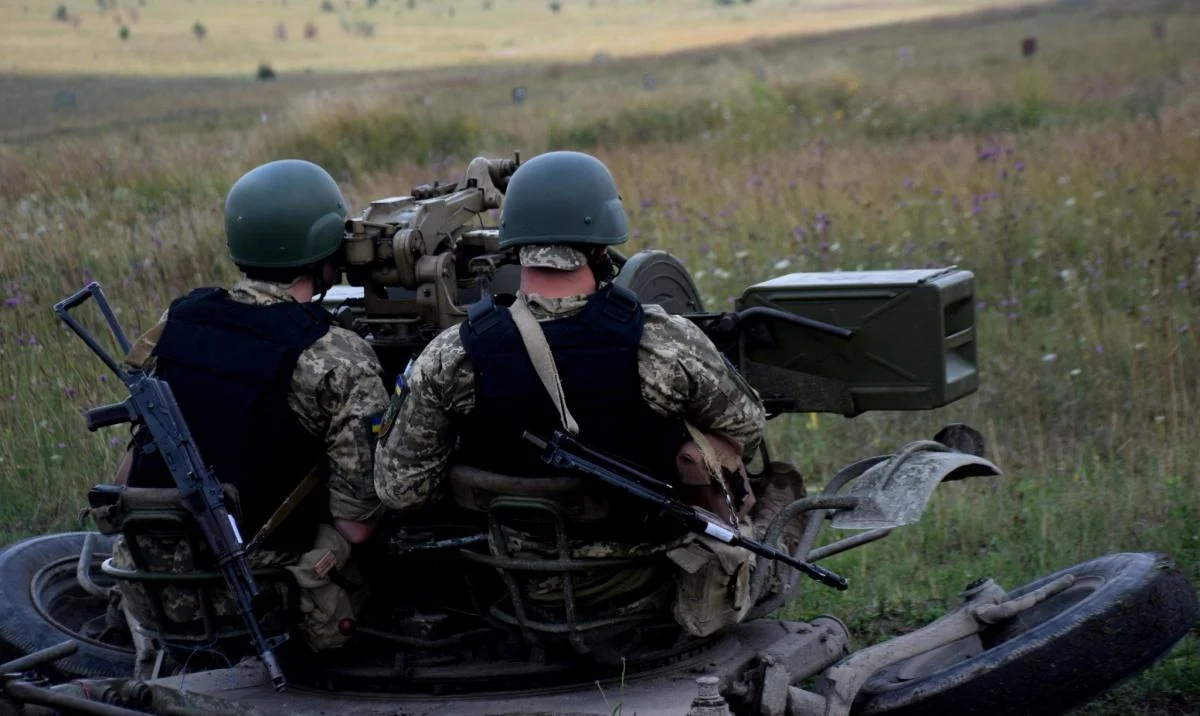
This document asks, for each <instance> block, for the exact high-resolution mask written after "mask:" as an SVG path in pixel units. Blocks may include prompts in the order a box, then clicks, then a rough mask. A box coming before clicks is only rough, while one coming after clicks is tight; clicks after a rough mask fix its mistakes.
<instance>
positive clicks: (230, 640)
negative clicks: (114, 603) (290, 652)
mask: <svg viewBox="0 0 1200 716" xmlns="http://www.w3.org/2000/svg"><path fill="white" fill-rule="evenodd" d="M222 487H223V489H224V493H225V505H226V508H227V509H228V510H229V512H230V514H231V515H234V517H235V518H240V512H241V511H240V506H241V502H240V499H239V496H238V493H237V490H236V488H234V487H232V486H231V485H222ZM89 499H90V501H91V504H92V508H91V513H92V516H93V518H94V519H95V521H96V524H97V525H98V527H99V528H100V531H101V532H102V533H105V534H118V535H120V536H121V537H122V539H119V540H117V541H116V542H115V543H114V545H113V555H112V557H110V558H109V559H107V560H105V561H104V563H103V564H102V565H101V570H102V571H103V572H104V573H105V574H107V575H109V576H110V577H112V578H113V579H114V580H115V581H116V583H117V585H118V586H119V588H120V590H121V593H122V597H123V598H124V600H125V604H126V608H127V610H128V611H129V613H130V614H131V615H132V616H133V617H134V619H136V621H137V622H138V627H139V629H140V630H141V631H142V632H143V633H144V634H145V635H146V636H148V637H150V638H151V639H153V640H155V641H157V642H158V643H159V645H160V646H162V647H164V648H165V649H166V650H167V651H168V653H169V654H170V655H171V656H172V657H173V658H174V659H175V660H176V661H178V662H179V663H184V661H185V660H187V659H189V658H190V657H192V656H194V654H195V653H197V652H200V651H207V652H217V653H219V654H221V655H223V656H224V657H225V658H227V659H229V660H230V661H236V659H237V658H239V657H240V656H242V655H245V654H250V653H252V652H253V647H252V646H251V645H250V644H249V641H248V639H247V632H246V629H245V627H244V625H243V623H242V620H241V617H240V615H239V614H238V610H237V605H236V603H235V602H234V600H233V599H232V597H231V596H230V594H229V592H228V590H227V588H226V586H225V579H224V577H223V576H222V574H221V573H220V572H219V571H218V570H217V567H216V561H215V558H214V557H213V555H212V552H211V550H210V549H209V547H208V544H207V543H206V541H205V539H204V535H203V533H201V531H200V529H199V527H198V525H197V524H196V522H195V520H194V519H193V518H192V515H191V513H190V512H188V510H187V509H186V508H185V507H184V506H183V504H182V502H181V501H180V496H179V491H178V490H176V489H166V488H132V487H120V488H115V489H114V486H111V485H104V486H98V487H97V488H93V490H92V492H91V493H90V494H89ZM243 537H248V536H247V535H243ZM272 558H274V562H273V561H272ZM281 564H282V561H281V559H280V558H278V557H276V556H275V555H271V554H269V553H267V554H257V555H254V556H253V557H252V558H251V565H252V566H253V567H254V576H255V578H256V580H257V582H258V585H259V588H260V590H261V592H262V594H261V596H260V597H259V598H258V599H256V600H255V606H256V614H257V615H258V616H259V617H260V623H261V624H262V625H263V627H264V632H267V633H272V631H275V632H278V631H282V630H283V625H284V623H285V620H286V616H287V612H288V607H289V606H290V603H289V600H290V599H293V598H294V597H293V595H294V593H295V590H294V589H290V588H289V585H290V584H292V583H294V580H293V579H292V577H291V575H290V574H289V573H288V572H287V570H285V569H283V568H282V566H281ZM191 662H192V665H193V666H195V665H196V659H194V658H193V659H191Z"/></svg>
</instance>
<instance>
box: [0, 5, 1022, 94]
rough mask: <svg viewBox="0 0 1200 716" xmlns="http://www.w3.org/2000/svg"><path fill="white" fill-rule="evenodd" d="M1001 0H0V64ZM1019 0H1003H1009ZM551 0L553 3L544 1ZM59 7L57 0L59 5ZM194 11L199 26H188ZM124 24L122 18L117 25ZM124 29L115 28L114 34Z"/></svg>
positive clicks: (657, 48) (217, 71)
mask: <svg viewBox="0 0 1200 716" xmlns="http://www.w3.org/2000/svg"><path fill="white" fill-rule="evenodd" d="M1001 4H1006V3H1005V2H1003V1H1002V0H861V1H859V2H852V3H851V2H827V1H824V0H816V1H814V0H748V1H743V0H727V1H726V2H725V3H724V4H720V3H718V2H715V1H714V0H303V1H300V0H187V2H185V1H184V0H100V1H99V2H92V1H88V2H85V1H84V0H74V1H71V0H66V1H65V2H63V0H2V1H0V45H2V46H3V47H4V50H5V51H4V55H5V56H4V57H3V59H2V60H0V72H13V73H21V74H28V73H60V74H61V73H66V74H74V73H78V72H80V71H81V70H82V71H86V72H88V73H94V74H120V75H129V74H134V75H145V74H155V75H237V74H244V75H250V74H251V73H252V72H253V71H254V69H255V68H256V67H257V66H258V64H259V63H260V62H270V63H271V64H272V65H273V66H274V67H275V68H276V69H279V70H284V71H303V70H322V71H355V72H360V71H364V70H379V69H388V70H390V69H399V68H410V67H434V66H445V65H449V64H461V63H484V62H488V63H494V62H508V63H511V62H520V61H529V60H549V59H552V60H556V61H559V60H583V59H590V58H591V57H593V56H595V55H596V54H598V53H604V54H607V55H612V56H622V55H630V54H646V53H651V52H665V51H670V50H677V49H680V48H686V47H699V46H706V45H713V44H721V43H731V42H739V41H742V40H745V39H747V38H752V37H765V36H775V35H779V34H784V33H818V32H825V31H829V30H834V29H843V28H848V27H857V26H860V25H866V24H879V23H882V22H890V21H896V20H905V19H916V18H923V17H933V16H936V15H942V14H946V13H956V12H963V11H969V10H972V9H978V8H980V7H984V6H987V5H1001ZM1007 4H1010V5H1013V4H1016V3H1015V2H1012V1H1011V0H1010V1H1009V2H1008V3H1007ZM552 6H557V7H558V10H557V11H555V10H553V9H552ZM60 7H62V8H65V12H60V10H59V8H60ZM197 24H199V26H200V27H201V28H202V31H201V30H198V29H197ZM123 28H124V29H123ZM123 32H125V33H128V34H127V36H126V37H125V38H124V39H123V38H122V37H121V34H122V33H123Z"/></svg>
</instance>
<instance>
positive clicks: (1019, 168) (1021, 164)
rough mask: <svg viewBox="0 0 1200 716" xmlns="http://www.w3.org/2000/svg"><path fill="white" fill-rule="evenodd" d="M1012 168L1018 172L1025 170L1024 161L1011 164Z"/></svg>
mask: <svg viewBox="0 0 1200 716" xmlns="http://www.w3.org/2000/svg"><path fill="white" fill-rule="evenodd" d="M1013 170H1014V171H1015V172H1016V173H1018V174H1020V173H1021V172H1023V171H1025V162H1017V163H1016V164H1014V165H1013Z"/></svg>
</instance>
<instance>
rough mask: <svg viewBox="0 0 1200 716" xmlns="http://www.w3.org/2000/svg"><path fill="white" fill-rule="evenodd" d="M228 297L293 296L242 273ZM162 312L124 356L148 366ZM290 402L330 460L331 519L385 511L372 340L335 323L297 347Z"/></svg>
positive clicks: (253, 300)
mask: <svg viewBox="0 0 1200 716" xmlns="http://www.w3.org/2000/svg"><path fill="white" fill-rule="evenodd" d="M229 295H230V298H232V299H233V300H235V301H238V302H241V303H248V304H251V305H255V306H269V305H271V304H275V303H281V302H284V301H295V300H296V299H294V298H293V297H292V296H291V294H289V293H288V292H287V286H286V285H284V284H278V283H268V282H266V281H249V280H243V281H239V282H238V283H236V284H235V285H234V286H233V288H232V289H230V291H229ZM166 318H167V315H166V314H165V313H164V314H163V316H162V319H161V320H160V321H159V323H158V324H156V325H155V326H154V327H153V328H151V329H150V330H149V331H147V332H146V333H145V334H143V335H142V336H141V337H139V338H138V340H137V341H136V342H135V343H134V345H133V348H132V349H131V350H130V352H129V355H128V357H127V358H126V362H127V363H129V364H130V365H133V366H135V367H141V368H144V369H147V370H150V369H152V368H153V364H154V358H153V355H152V351H153V349H154V345H155V343H156V342H157V340H158V338H159V337H160V336H161V335H162V330H163V326H164V324H165V321H166ZM287 400H288V407H290V408H291V409H292V412H294V413H295V414H296V416H297V417H298V418H299V420H300V424H301V425H302V426H303V427H304V429H305V430H307V431H308V432H310V433H312V434H313V435H314V436H318V437H314V439H320V440H322V441H323V442H324V444H325V454H326V457H327V458H328V466H329V509H330V512H331V513H332V514H333V517H334V518H335V519H344V520H354V521H366V520H369V519H372V518H374V517H376V516H378V515H379V513H380V511H381V510H382V506H381V505H380V502H379V498H378V497H377V496H376V494H375V488H374V486H373V485H372V471H371V461H372V443H373V435H372V432H371V421H372V418H373V417H374V416H377V415H379V414H380V413H381V412H382V411H383V410H384V408H386V407H387V391H386V390H385V389H384V386H383V368H382V367H381V366H380V365H379V359H378V358H376V356H375V352H374V351H372V350H371V346H370V345H369V344H368V343H367V342H366V341H365V340H363V339H362V338H361V337H359V336H358V335H356V334H355V333H353V332H351V331H348V330H346V329H344V328H341V327H339V326H332V327H330V329H329V331H328V332H327V333H326V334H325V335H324V336H322V337H321V338H320V339H318V340H317V341H316V342H315V343H313V344H312V345H311V346H309V347H308V348H307V349H305V351H304V352H303V353H301V354H300V358H299V360H297V361H296V368H295V370H294V371H293V372H292V385H291V391H289V393H288V396H287Z"/></svg>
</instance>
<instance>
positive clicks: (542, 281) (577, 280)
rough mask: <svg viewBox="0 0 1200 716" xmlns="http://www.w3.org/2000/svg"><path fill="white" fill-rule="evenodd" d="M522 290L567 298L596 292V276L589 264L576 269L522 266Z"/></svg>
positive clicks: (551, 296) (547, 296)
mask: <svg viewBox="0 0 1200 716" xmlns="http://www.w3.org/2000/svg"><path fill="white" fill-rule="evenodd" d="M521 290H522V291H524V292H525V293H526V294H537V295H538V296H544V297H546V298H567V297H568V296H581V295H583V294H588V293H595V292H596V277H595V276H594V275H593V274H592V270H591V269H590V268H588V267H587V266H583V267H580V268H578V269H576V270H574V271H556V270H554V269H546V268H536V267H532V266H522V267H521Z"/></svg>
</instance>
